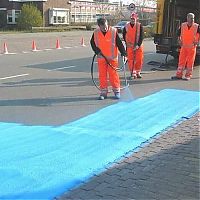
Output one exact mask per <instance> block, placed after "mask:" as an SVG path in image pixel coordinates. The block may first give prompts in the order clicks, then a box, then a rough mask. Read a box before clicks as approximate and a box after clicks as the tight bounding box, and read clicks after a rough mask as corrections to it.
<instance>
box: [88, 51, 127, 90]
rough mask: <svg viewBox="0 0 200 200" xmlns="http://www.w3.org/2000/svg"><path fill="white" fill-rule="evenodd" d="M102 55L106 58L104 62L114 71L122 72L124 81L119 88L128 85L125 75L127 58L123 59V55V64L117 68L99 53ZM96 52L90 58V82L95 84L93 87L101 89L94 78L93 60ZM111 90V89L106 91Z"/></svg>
mask: <svg viewBox="0 0 200 200" xmlns="http://www.w3.org/2000/svg"><path fill="white" fill-rule="evenodd" d="M101 55H102V57H103V58H104V59H105V60H106V63H107V64H108V66H109V67H111V68H112V69H113V70H115V71H122V70H123V72H124V81H125V86H124V87H121V88H120V90H123V89H125V88H127V87H129V83H128V81H127V77H126V63H127V59H125V57H124V56H123V65H122V66H121V67H120V68H119V67H118V68H116V67H114V66H113V65H111V63H109V61H108V59H107V58H106V57H105V56H104V55H103V54H102V53H101ZM96 56H97V54H94V56H93V58H92V64H91V70H90V73H91V77H92V82H93V84H94V85H95V87H96V88H97V89H98V90H100V91H101V89H100V87H99V86H98V85H97V83H96V81H95V80H94V62H95V58H96ZM108 92H111V91H108Z"/></svg>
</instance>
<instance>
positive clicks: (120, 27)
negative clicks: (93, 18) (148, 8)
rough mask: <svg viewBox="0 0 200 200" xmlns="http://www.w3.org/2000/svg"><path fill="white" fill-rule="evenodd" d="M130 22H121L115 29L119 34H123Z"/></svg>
mask: <svg viewBox="0 0 200 200" xmlns="http://www.w3.org/2000/svg"><path fill="white" fill-rule="evenodd" d="M128 22H129V21H119V22H118V23H117V24H116V25H115V26H114V28H116V29H117V31H118V33H122V32H123V29H124V27H125V25H126V24H127V23H128Z"/></svg>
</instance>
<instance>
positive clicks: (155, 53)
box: [144, 53, 156, 55]
mask: <svg viewBox="0 0 200 200" xmlns="http://www.w3.org/2000/svg"><path fill="white" fill-rule="evenodd" d="M151 54H156V53H144V55H151Z"/></svg>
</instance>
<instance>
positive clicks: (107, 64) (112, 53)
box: [90, 18, 126, 100]
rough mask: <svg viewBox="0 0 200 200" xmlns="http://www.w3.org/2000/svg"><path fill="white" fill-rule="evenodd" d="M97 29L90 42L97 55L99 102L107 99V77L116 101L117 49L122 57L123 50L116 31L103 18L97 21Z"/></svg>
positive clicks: (117, 91) (117, 76)
mask: <svg viewBox="0 0 200 200" xmlns="http://www.w3.org/2000/svg"><path fill="white" fill-rule="evenodd" d="M97 24H98V28H97V29H96V30H95V31H94V33H93V35H92V38H91V40H90V44H91V47H92V49H93V51H94V52H95V54H97V62H98V70H99V82H100V90H101V93H100V96H99V100H103V99H106V98H107V94H108V77H109V81H110V84H111V86H112V90H113V92H114V94H115V98H116V99H120V79H119V75H118V72H117V70H116V69H117V68H118V49H119V51H120V53H121V55H122V56H126V51H125V48H124V46H123V44H122V41H121V40H120V38H119V35H118V33H117V29H115V28H113V27H111V26H108V22H107V20H106V19H105V18H99V19H98V20H97Z"/></svg>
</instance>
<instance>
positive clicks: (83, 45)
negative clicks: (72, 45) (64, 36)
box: [81, 37, 86, 47]
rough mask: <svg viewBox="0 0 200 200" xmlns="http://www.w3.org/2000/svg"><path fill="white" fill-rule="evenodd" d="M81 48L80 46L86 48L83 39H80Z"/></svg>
mask: <svg viewBox="0 0 200 200" xmlns="http://www.w3.org/2000/svg"><path fill="white" fill-rule="evenodd" d="M81 46H82V47H85V46H86V45H85V42H84V38H83V37H82V38H81Z"/></svg>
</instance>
